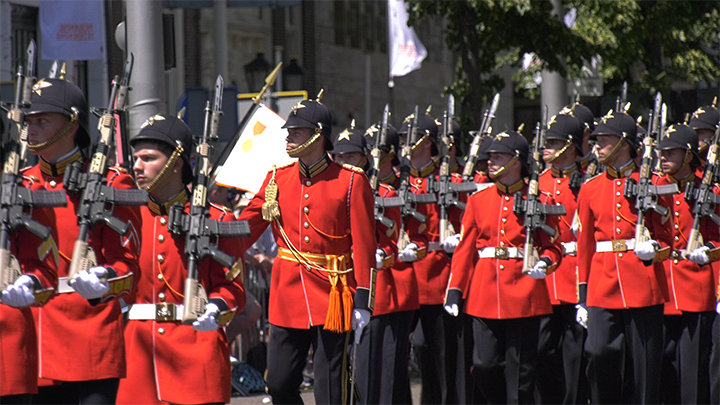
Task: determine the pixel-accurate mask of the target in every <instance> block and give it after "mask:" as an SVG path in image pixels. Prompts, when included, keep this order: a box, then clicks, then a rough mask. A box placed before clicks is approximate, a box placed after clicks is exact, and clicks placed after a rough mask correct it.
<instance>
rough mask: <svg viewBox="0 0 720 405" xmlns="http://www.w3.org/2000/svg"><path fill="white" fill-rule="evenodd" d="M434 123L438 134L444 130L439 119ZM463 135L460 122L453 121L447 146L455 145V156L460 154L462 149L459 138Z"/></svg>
mask: <svg viewBox="0 0 720 405" xmlns="http://www.w3.org/2000/svg"><path fill="white" fill-rule="evenodd" d="M435 124H437V127H438V128H437V129H438V135H439V134H442V132H443V131H444V128H443V123H442V122H440V121H435ZM462 137H463V132H462V128H460V124H458V122H457V121H453V123H452V133H451V134H450V145H449V146H453V145H454V146H455V150H456V152H455V154H456V155H457V156H462V154H463V151H462V149H461V148H460V140H461V139H462Z"/></svg>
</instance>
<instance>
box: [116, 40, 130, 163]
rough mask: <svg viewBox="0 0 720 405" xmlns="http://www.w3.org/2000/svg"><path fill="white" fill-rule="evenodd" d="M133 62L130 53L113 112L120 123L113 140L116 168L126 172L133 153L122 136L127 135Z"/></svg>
mask: <svg viewBox="0 0 720 405" xmlns="http://www.w3.org/2000/svg"><path fill="white" fill-rule="evenodd" d="M134 62H135V57H134V56H133V54H132V53H130V55H128V57H127V60H126V61H125V72H124V73H123V77H122V80H120V86H119V88H118V91H117V99H116V101H115V112H117V116H118V118H117V120H118V122H119V123H120V133H119V134H116V135H117V136H116V139H115V162H116V163H117V165H118V166H122V167H124V168H125V169H127V170H132V165H133V153H132V149H131V148H130V141H129V139H128V137H127V136H124V135H125V134H127V110H126V108H125V107H126V106H127V103H128V92H129V91H130V90H132V89H131V88H130V75H132V68H133V64H134Z"/></svg>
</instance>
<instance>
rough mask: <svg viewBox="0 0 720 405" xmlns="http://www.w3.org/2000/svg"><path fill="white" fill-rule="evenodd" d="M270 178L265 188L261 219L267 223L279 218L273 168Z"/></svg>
mask: <svg viewBox="0 0 720 405" xmlns="http://www.w3.org/2000/svg"><path fill="white" fill-rule="evenodd" d="M272 170H273V174H272V178H270V182H268V185H267V186H266V187H265V202H264V203H263V205H262V217H263V219H264V220H265V221H267V222H272V221H273V220H275V219H278V218H280V204H278V202H277V195H278V188H277V183H276V182H275V172H276V171H277V167H275V166H273V169H272Z"/></svg>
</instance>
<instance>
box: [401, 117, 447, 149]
mask: <svg viewBox="0 0 720 405" xmlns="http://www.w3.org/2000/svg"><path fill="white" fill-rule="evenodd" d="M414 115H415V114H410V115H408V116H407V117H405V120H404V121H403V124H402V126H401V127H400V130H399V131H398V134H407V133H408V130H409V128H410V123H411V122H412V120H413V118H414ZM417 125H418V128H417V133H418V140H420V138H422V137H423V136H425V135H428V137H429V138H430V140H431V141H433V142H435V141H437V136H438V126H437V123H436V122H435V118H433V117H431V116H429V115H427V114H420V116H419V117H418V124H417Z"/></svg>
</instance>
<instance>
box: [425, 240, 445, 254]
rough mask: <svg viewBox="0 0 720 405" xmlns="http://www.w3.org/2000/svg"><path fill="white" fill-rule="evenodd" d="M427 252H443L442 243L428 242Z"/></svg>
mask: <svg viewBox="0 0 720 405" xmlns="http://www.w3.org/2000/svg"><path fill="white" fill-rule="evenodd" d="M427 250H428V252H437V251H438V250H443V247H442V243H440V242H439V241H436V242H428V246H427Z"/></svg>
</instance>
